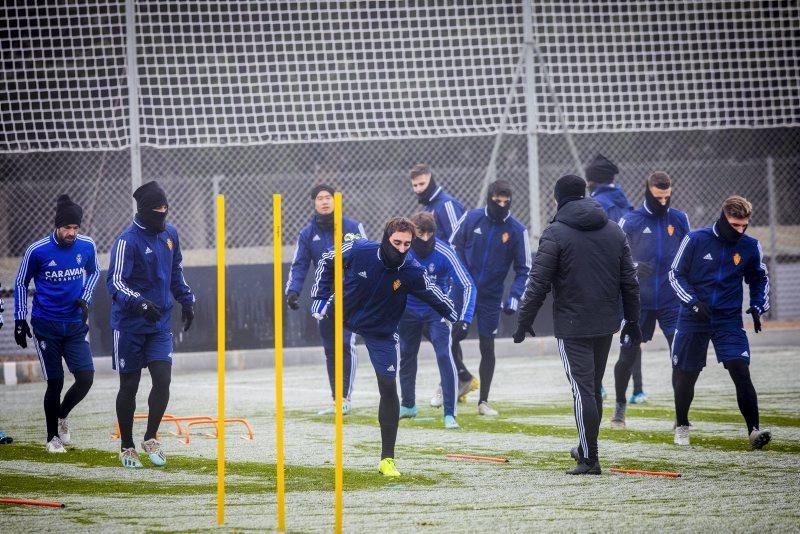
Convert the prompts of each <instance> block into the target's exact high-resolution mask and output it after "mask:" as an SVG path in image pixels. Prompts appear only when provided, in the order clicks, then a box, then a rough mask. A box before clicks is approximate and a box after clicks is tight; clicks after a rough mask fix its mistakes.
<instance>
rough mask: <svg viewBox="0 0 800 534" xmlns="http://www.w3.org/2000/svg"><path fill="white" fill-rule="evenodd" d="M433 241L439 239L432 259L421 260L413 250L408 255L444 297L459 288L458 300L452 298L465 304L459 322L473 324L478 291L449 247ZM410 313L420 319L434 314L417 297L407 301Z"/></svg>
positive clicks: (446, 244)
mask: <svg viewBox="0 0 800 534" xmlns="http://www.w3.org/2000/svg"><path fill="white" fill-rule="evenodd" d="M434 239H436V244H435V245H434V248H433V251H432V252H431V253H430V254H429V255H427V256H425V257H424V258H420V257H418V256H417V255H416V254H415V253H414V250H413V249H411V250H410V251H409V252H408V255H409V257H411V258H413V259H415V260H417V262H418V263H419V264H420V265H422V268H423V269H425V272H426V273H427V274H428V278H430V279H431V281H432V282H433V283H435V284H436V285H437V286H439V288H440V289H441V290H442V292H443V293H445V294H450V293H451V291H453V290H454V289H455V288H456V287H457V288H458V292H459V295H458V297H459V298H458V299H453V298H451V300H452V301H453V302H461V303H463V304H462V306H461V310H456V311H458V312H459V319H460V320H462V321H464V322H465V323H471V322H472V315H473V313H475V287H474V286H473V284H472V278H470V276H469V273H468V272H467V269H466V267H464V265H462V263H461V260H459V259H458V256H457V255H456V253H455V251H454V250H453V249H452V248H450V244H449V243H447V241H442V240H441V239H438V238H434ZM408 309H409V310H412V311H414V312H415V313H416V314H417V315H420V316H424V315H426V314H427V313H429V312H432V311H433V310H431V307H430V306H429V305H428V304H426V303H425V302H423V301H422V300H420V299H418V298H417V297H415V296H414V295H409V297H408Z"/></svg>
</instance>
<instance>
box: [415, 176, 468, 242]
mask: <svg viewBox="0 0 800 534" xmlns="http://www.w3.org/2000/svg"><path fill="white" fill-rule="evenodd" d="M425 211H428V212H430V213H433V218H434V219H435V220H436V237H438V238H439V239H443V240H445V241H448V240H450V236H451V235H453V231H454V230H455V228H456V226H457V225H458V220H459V219H460V218H461V216H462V215H464V205H463V204H462V203H461V202H459V201H458V200H456V199H455V198H453V197H452V196H450V195H449V194H448V193H447V192H446V191H445V190H444V189H442V187H441V186H439V187H437V188H436V191H434V192H433V194H432V195H431V198H430V200H428V202H427V204H425Z"/></svg>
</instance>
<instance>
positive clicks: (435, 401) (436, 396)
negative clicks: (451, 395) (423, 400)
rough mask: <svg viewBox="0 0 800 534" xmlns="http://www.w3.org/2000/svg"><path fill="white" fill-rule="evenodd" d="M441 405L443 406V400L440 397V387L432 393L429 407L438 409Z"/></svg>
mask: <svg viewBox="0 0 800 534" xmlns="http://www.w3.org/2000/svg"><path fill="white" fill-rule="evenodd" d="M442 404H444V399H443V397H442V386H441V385H440V386H439V387H437V388H436V391H435V392H434V393H433V397H431V406H432V407H434V408H440V407H441V406H442Z"/></svg>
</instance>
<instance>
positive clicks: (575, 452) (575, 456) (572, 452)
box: [569, 447, 581, 463]
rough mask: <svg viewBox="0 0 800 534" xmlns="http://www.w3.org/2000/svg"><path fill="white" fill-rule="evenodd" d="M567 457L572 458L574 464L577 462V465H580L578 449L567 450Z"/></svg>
mask: <svg viewBox="0 0 800 534" xmlns="http://www.w3.org/2000/svg"><path fill="white" fill-rule="evenodd" d="M569 455H570V456H572V459H573V460H575V461H576V462H578V463H581V455H580V453H579V452H578V447H572V448H571V449H570V450H569Z"/></svg>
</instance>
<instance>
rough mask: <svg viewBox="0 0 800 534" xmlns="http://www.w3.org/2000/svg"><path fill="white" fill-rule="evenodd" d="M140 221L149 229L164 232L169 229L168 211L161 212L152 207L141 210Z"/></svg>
mask: <svg viewBox="0 0 800 534" xmlns="http://www.w3.org/2000/svg"><path fill="white" fill-rule="evenodd" d="M137 215H138V217H139V222H140V223H142V226H144V227H145V228H146V229H147V230H149V231H151V232H155V233H156V234H157V233H159V232H163V231H164V230H166V229H167V212H166V211H165V212H164V213H161V212H159V211H153V210H151V209H145V210H140V211H138V212H137Z"/></svg>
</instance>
